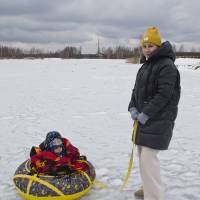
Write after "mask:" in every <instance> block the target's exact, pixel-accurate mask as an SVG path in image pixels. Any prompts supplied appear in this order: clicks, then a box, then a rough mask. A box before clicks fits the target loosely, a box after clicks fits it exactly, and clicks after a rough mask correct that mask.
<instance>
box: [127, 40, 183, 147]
mask: <svg viewBox="0 0 200 200" xmlns="http://www.w3.org/2000/svg"><path fill="white" fill-rule="evenodd" d="M174 61H175V54H174V52H173V50H172V46H171V44H170V43H169V42H164V43H163V44H162V45H161V47H159V48H158V49H156V50H155V51H154V52H153V53H152V55H151V56H150V57H149V59H148V60H145V62H144V64H143V65H142V66H141V68H140V69H139V71H138V74H137V77H136V81H135V86H134V89H133V92H132V97H131V101H130V103H129V106H128V110H129V109H130V108H131V107H136V108H137V110H138V112H140V113H141V112H143V113H145V114H146V115H148V117H149V119H148V121H147V122H146V123H145V124H144V125H142V124H140V123H139V126H138V129H137V136H136V144H137V145H141V146H146V147H150V148H153V149H158V150H166V149H168V146H169V143H170V140H171V137H172V132H173V128H174V121H175V119H176V116H177V112H178V102H179V99H180V74H179V72H178V70H177V68H176V66H175V65H174Z"/></svg>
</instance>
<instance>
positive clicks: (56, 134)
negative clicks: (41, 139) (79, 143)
mask: <svg viewBox="0 0 200 200" xmlns="http://www.w3.org/2000/svg"><path fill="white" fill-rule="evenodd" d="M55 138H58V139H62V136H61V134H60V133H59V132H57V131H51V132H49V133H47V135H46V140H45V145H46V147H48V146H49V145H50V143H51V142H52V141H53V140H54V139H55Z"/></svg>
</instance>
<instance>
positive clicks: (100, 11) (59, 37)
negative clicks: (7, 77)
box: [0, 0, 200, 46]
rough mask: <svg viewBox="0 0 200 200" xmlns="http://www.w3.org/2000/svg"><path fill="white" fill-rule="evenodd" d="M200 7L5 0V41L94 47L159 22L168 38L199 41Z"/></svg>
mask: <svg viewBox="0 0 200 200" xmlns="http://www.w3.org/2000/svg"><path fill="white" fill-rule="evenodd" d="M199 6H200V2H199V1H198V0H192V1H188V0H164V1H160V0H152V1H148V0H140V1H134V0H124V1H121V0H113V1H110V2H109V1H107V0H101V1H94V0H73V1H71V0H42V1H41V0H40V1H39V0H34V1H32V0H15V1H8V0H0V41H4V42H21V43H26V44H27V43H30V44H34V43H35V44H48V43H55V44H56V43H58V44H59V45H60V44H63V45H64V44H72V45H86V44H88V45H92V44H93V45H94V46H95V45H96V40H97V38H98V37H99V38H101V40H102V42H103V41H106V42H108V41H111V42H112V43H113V44H114V43H115V42H116V44H118V43H119V41H124V43H126V42H127V40H128V39H138V38H139V36H140V35H141V34H142V33H143V32H144V30H145V29H146V28H147V27H148V26H152V25H155V26H158V27H159V29H160V32H161V35H162V37H163V38H164V39H168V40H171V41H172V42H174V43H184V42H190V43H191V44H197V43H198V41H199V36H198V33H199V31H200V22H199V20H198V15H199ZM122 43H123V42H122Z"/></svg>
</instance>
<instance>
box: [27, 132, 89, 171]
mask: <svg viewBox="0 0 200 200" xmlns="http://www.w3.org/2000/svg"><path fill="white" fill-rule="evenodd" d="M30 157H31V164H30V165H31V168H32V171H31V173H37V174H49V175H59V174H69V173H72V172H74V171H77V170H83V171H87V168H88V165H87V162H86V157H85V156H80V153H79V150H78V148H76V147H75V146H73V145H72V144H71V143H70V141H69V140H68V139H66V138H63V137H62V136H61V134H60V133H59V132H57V131H51V132H49V133H47V135H46V139H45V141H44V142H42V143H41V144H40V145H39V147H32V149H31V152H30Z"/></svg>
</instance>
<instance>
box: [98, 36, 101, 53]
mask: <svg viewBox="0 0 200 200" xmlns="http://www.w3.org/2000/svg"><path fill="white" fill-rule="evenodd" d="M100 53H101V52H100V43H99V38H98V49H97V56H100Z"/></svg>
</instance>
